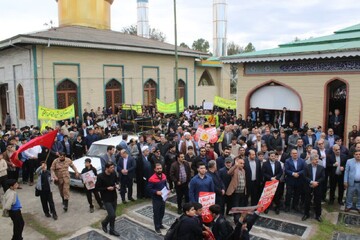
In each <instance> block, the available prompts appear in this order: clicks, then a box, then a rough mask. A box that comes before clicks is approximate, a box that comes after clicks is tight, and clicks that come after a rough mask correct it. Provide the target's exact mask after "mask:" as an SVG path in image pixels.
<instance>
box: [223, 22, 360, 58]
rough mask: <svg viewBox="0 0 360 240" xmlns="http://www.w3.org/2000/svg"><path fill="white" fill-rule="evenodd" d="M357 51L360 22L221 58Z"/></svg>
mask: <svg viewBox="0 0 360 240" xmlns="http://www.w3.org/2000/svg"><path fill="white" fill-rule="evenodd" d="M344 51H358V52H359V53H360V24H357V25H354V26H351V27H347V28H344V29H341V30H338V31H336V32H334V34H332V35H328V36H323V37H317V38H310V39H306V40H301V41H296V42H290V43H286V44H280V45H279V47H278V48H273V49H266V50H260V51H256V52H248V53H241V54H237V55H232V56H227V57H223V58H221V59H222V60H225V61H226V60H231V59H245V58H267V57H274V56H289V55H307V54H321V53H334V52H344Z"/></svg>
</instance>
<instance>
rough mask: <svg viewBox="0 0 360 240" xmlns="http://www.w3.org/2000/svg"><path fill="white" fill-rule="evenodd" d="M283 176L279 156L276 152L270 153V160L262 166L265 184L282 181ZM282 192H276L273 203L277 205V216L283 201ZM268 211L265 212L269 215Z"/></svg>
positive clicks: (278, 190)
mask: <svg viewBox="0 0 360 240" xmlns="http://www.w3.org/2000/svg"><path fill="white" fill-rule="evenodd" d="M282 174H283V170H282V168H281V164H280V162H279V161H277V156H276V152H275V151H271V152H269V160H267V161H266V162H265V163H264V164H263V166H262V175H263V177H264V182H267V181H273V180H280V178H281V176H282ZM280 193H281V191H280V188H278V189H277V190H276V193H275V196H274V199H273V203H275V205H276V207H275V212H276V214H279V213H280V210H279V208H280V200H281V195H280ZM267 210H268V209H266V210H265V212H266V213H267Z"/></svg>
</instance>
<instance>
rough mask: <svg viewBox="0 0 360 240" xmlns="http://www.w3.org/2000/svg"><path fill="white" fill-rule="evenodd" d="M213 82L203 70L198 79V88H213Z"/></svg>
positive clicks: (206, 71) (207, 72)
mask: <svg viewBox="0 0 360 240" xmlns="http://www.w3.org/2000/svg"><path fill="white" fill-rule="evenodd" d="M214 85H215V84H214V81H213V79H212V77H211V75H210V73H209V71H208V70H205V71H204V72H203V74H202V75H201V77H200V81H199V84H198V86H214Z"/></svg>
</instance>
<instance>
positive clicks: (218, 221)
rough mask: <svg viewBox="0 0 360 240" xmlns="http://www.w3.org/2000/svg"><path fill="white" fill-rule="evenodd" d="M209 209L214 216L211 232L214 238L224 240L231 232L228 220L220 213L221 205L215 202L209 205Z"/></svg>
mask: <svg viewBox="0 0 360 240" xmlns="http://www.w3.org/2000/svg"><path fill="white" fill-rule="evenodd" d="M209 211H210V213H211V215H212V216H213V218H214V222H213V226H212V229H211V230H212V233H213V234H214V237H215V239H216V240H226V239H228V237H229V236H230V235H231V233H232V232H233V229H232V227H231V225H230V223H229V222H227V220H226V219H225V218H224V216H222V215H221V214H220V211H221V207H220V206H219V205H217V204H215V205H212V206H210V207H209Z"/></svg>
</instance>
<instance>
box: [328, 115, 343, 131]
mask: <svg viewBox="0 0 360 240" xmlns="http://www.w3.org/2000/svg"><path fill="white" fill-rule="evenodd" d="M329 124H330V126H331V127H332V128H333V129H334V133H335V135H338V136H340V137H343V136H344V117H343V116H342V115H340V110H339V109H335V111H334V115H332V116H331V117H330V123H329Z"/></svg>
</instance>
